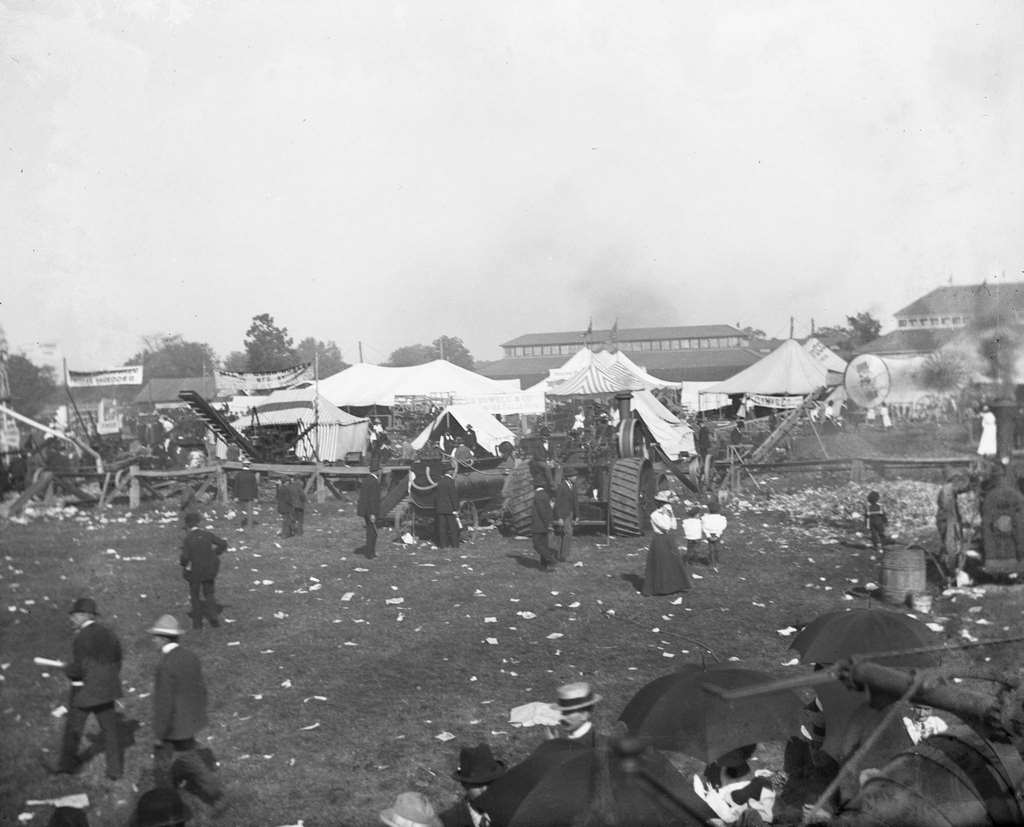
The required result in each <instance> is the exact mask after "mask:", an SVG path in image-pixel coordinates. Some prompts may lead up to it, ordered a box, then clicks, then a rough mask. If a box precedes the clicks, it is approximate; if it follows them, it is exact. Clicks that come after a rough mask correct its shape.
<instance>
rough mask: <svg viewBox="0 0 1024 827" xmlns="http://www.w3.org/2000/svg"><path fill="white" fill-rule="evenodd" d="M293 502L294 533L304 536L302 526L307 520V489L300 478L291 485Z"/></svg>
mask: <svg viewBox="0 0 1024 827" xmlns="http://www.w3.org/2000/svg"><path fill="white" fill-rule="evenodd" d="M288 486H289V488H290V489H291V502H292V531H293V532H294V533H295V534H298V535H299V536H300V537H301V536H302V524H303V521H304V520H305V519H306V487H305V486H304V485H303V484H302V480H300V479H299V478H298V477H296V478H295V479H293V480H292V481H291V482H290V483H289V484H288Z"/></svg>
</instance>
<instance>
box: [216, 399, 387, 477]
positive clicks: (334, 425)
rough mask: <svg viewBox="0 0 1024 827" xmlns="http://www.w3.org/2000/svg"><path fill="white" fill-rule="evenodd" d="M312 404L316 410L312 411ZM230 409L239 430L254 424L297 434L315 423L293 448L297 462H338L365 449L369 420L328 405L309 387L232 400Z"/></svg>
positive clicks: (325, 400) (327, 402) (326, 401)
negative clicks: (284, 428)
mask: <svg viewBox="0 0 1024 827" xmlns="http://www.w3.org/2000/svg"><path fill="white" fill-rule="evenodd" d="M314 401H315V405H316V408H315V410H314ZM230 409H231V410H232V411H233V412H235V413H237V414H238V416H239V419H238V420H237V421H236V422H235V423H233V424H234V425H235V426H236V427H237V428H238V429H239V430H243V431H244V430H246V429H248V428H250V427H252V425H254V424H258V425H259V426H261V427H274V426H294V427H295V428H296V429H297V430H298V431H299V432H301V431H304V430H305V429H306V428H308V427H309V426H311V425H313V424H314V422H316V423H317V426H316V428H315V430H313V431H310V432H309V433H308V434H307V435H306V437H304V438H303V439H301V440H300V441H299V442H298V443H296V445H295V455H296V456H297V457H299V458H300V459H304V460H310V461H312V460H314V459H316V458H317V457H319V459H320V461H321V462H339V461H342V460H344V459H345V455H346V454H348V453H353V452H356V451H358V452H362V451H364V450H365V449H366V443H367V433H368V430H369V421H368V420H367V419H364V418H360V417H355V416H352V415H351V414H349V413H346V412H345V411H343V410H340V409H339V408H338V407H337V406H336V405H333V404H331V402H329V401H328V400H327V399H325V398H324V396H323V394H320V395H319V396H317V395H316V391H315V390H314V389H313V388H312V387H305V388H295V389H289V390H281V391H274V392H273V393H271V394H268V395H267V396H243V397H234V399H232V400H231V405H230Z"/></svg>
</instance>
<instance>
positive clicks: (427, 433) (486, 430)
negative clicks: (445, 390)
mask: <svg viewBox="0 0 1024 827" xmlns="http://www.w3.org/2000/svg"><path fill="white" fill-rule="evenodd" d="M449 418H450V419H453V420H455V421H456V422H457V423H458V424H459V426H460V428H461V430H462V431H465V429H466V426H467V425H472V426H473V430H474V431H475V432H476V441H477V444H478V445H479V446H480V447H481V448H483V449H484V450H485V451H487V453H489V454H493V455H494V456H497V455H498V446H499V445H501V443H502V442H508V443H510V444H512V445H514V444H515V441H516V437H515V434H513V433H512V432H511V431H510V430H509V429H508V428H506V427H505V426H504V425H502V424H501V423H500V422H498V420H497V419H495V418H494V417H493V416H492V415H491V414H489V413H487V411H486V410H484V409H483V408H481V407H479V406H478V405H449V406H448V407H447V408H445V409H444V410H443V411H441V413H439V414H438V415H437V416H436V417H434V420H433V421H432V422H431V423H430V424H429V425H428V426H427V427H426V428H424V429H423V430H422V431H421V432H420V433H419V435H418V436H417V437H416V438H415V439H414V440H413V441H412V447H413V448H415V449H416V450H417V451H418V450H420V448H422V447H424V446H425V445H426V444H427V442H428V441H429V440H431V439H437V438H438V437H439V436H440V435H441V434H443V433H444V431H445V430H446V429H447V420H448V419H449Z"/></svg>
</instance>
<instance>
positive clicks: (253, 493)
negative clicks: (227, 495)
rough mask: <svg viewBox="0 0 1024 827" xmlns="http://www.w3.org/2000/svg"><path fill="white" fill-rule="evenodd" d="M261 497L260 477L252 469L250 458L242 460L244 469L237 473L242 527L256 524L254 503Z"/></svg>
mask: <svg viewBox="0 0 1024 827" xmlns="http://www.w3.org/2000/svg"><path fill="white" fill-rule="evenodd" d="M259 498H260V485H259V477H257V476H256V472H255V471H253V470H252V466H251V465H250V464H249V460H247V459H246V460H242V470H241V471H239V472H238V473H237V474H235V499H236V500H238V510H239V511H240V512H241V513H242V521H241V525H242V528H245V526H247V525H248V524H250V523H252V524H253V525H255V523H256V521H255V520H254V519H253V516H252V512H253V504H254V503H255V502H256V501H257V500H258V499H259Z"/></svg>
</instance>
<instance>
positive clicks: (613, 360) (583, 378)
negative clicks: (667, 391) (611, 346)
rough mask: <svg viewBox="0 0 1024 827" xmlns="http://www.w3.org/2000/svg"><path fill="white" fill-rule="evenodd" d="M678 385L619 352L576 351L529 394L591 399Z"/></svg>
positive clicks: (586, 349)
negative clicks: (590, 397) (539, 392)
mask: <svg viewBox="0 0 1024 827" xmlns="http://www.w3.org/2000/svg"><path fill="white" fill-rule="evenodd" d="M677 387H679V383H678V382H666V381H664V380H662V379H658V378H657V377H655V376H652V375H651V374H649V373H648V372H647V371H646V370H644V369H643V368H642V367H640V366H639V365H638V364H637V363H636V362H634V361H633V360H632V359H630V358H629V357H628V356H626V354H625V353H623V352H622V351H621V350H620V351H616V352H615V353H609V352H608V351H606V350H601V351H598V352H597V353H594V352H592V351H591V350H590V349H589V348H582V349H581V350H579V351H577V352H576V353H575V354H573V356H572V357H571V358H570V359H569V360H568V361H567V362H566V363H565V364H564V365H562V367H560V368H557V369H555V370H552V371H550V375H549V376H548V378H547V379H545V380H543V381H542V382H540V383H538V384H537V385H534V387H533V388H531V390H543V391H544V392H545V393H547V394H550V395H551V396H591V395H599V394H608V393H617V392H619V391H638V390H651V389H653V388H677Z"/></svg>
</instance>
